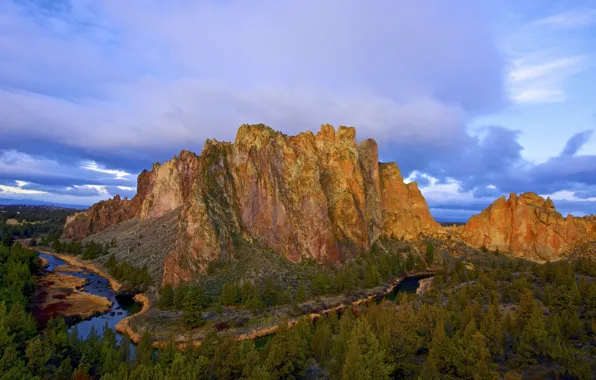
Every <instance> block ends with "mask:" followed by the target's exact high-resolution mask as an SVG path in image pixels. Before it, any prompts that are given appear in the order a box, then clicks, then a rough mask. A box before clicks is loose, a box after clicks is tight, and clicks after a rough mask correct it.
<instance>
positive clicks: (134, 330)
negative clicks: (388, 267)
mask: <svg viewBox="0 0 596 380" xmlns="http://www.w3.org/2000/svg"><path fill="white" fill-rule="evenodd" d="M435 272H436V271H435V270H427V271H419V272H410V273H406V274H404V275H402V276H400V277H398V278H396V279H395V280H394V281H392V282H391V283H389V284H387V285H386V286H384V287H379V288H378V290H377V291H375V292H374V293H372V294H369V295H367V296H366V297H363V298H360V299H358V300H355V301H347V302H346V301H345V298H346V297H343V298H344V301H343V302H341V303H339V304H335V305H333V306H329V307H327V308H325V309H323V310H320V311H314V312H311V313H305V314H303V315H301V316H299V317H295V318H292V319H290V320H289V321H288V327H290V328H291V327H293V326H294V325H296V324H297V323H298V322H299V321H300V319H302V318H304V317H306V318H309V319H310V320H311V321H314V320H316V319H318V318H320V317H322V316H324V315H328V314H331V313H340V312H342V311H344V310H345V309H347V308H354V307H358V306H359V305H363V304H367V303H370V302H375V301H377V300H378V299H380V298H384V297H386V296H388V295H390V294H391V293H392V292H393V291H394V290H395V289H396V288H397V287H398V286H400V284H402V283H403V282H404V281H405V280H407V279H410V278H418V277H424V276H430V275H433V274H434V273H435ZM158 311H159V309H156V310H152V312H154V313H155V314H156V315H155V316H153V315H152V316H149V317H148V318H145V320H143V321H140V323H138V324H137V325H136V326H133V325H134V324H131V323H130V319H127V320H126V321H124V320H123V321H122V322H121V324H119V325H120V326H117V327H118V329H119V330H118V331H119V332H121V333H126V334H127V335H128V336H130V337H131V340H133V341H134V342H138V341H140V339H141V333H142V332H143V331H144V329H145V328H149V329H151V327H150V326H152V325H155V324H156V323H164V324H165V325H168V324H171V323H173V321H174V320H173V319H171V318H172V317H170V319H169V320H168V317H165V318H163V317H162V315H161V314H163V313H159V312H158ZM136 315H137V316H139V315H141V313H138V314H136ZM141 319H143V318H141ZM220 323H225V321H224V322H220ZM278 328H279V322H278V321H275V319H273V321H272V322H269V324H268V325H266V326H261V327H259V328H257V329H255V330H253V331H248V332H243V333H238V331H236V332H234V331H233V330H227V331H226V332H225V333H224V334H226V333H227V335H228V336H231V337H233V338H234V339H236V340H239V341H243V340H256V339H259V338H263V337H266V336H269V335H273V334H275V333H277V330H278ZM165 330H166V329H165V328H164V329H162V331H161V337H157V338H155V337H154V340H153V347H155V348H161V347H164V346H166V345H167V344H168V341H165V340H164V338H165V336H164V335H167V334H166V333H165ZM189 333H190V334H189ZM185 335H186V336H185ZM198 336H201V337H200V338H199V337H198ZM203 336H204V334H202V333H200V332H193V331H189V332H186V334H181V333H180V331H178V332H173V336H172V338H173V340H174V344H176V346H177V347H178V348H179V349H184V348H186V347H188V346H190V345H192V346H195V347H196V346H199V345H201V343H202V341H203V339H204V338H203Z"/></svg>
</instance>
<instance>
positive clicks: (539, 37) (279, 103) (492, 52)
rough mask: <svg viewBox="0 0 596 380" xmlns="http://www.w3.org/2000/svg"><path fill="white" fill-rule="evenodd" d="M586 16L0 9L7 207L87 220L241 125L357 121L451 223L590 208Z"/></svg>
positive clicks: (292, 129) (490, 10) (546, 4)
mask: <svg viewBox="0 0 596 380" xmlns="http://www.w3.org/2000/svg"><path fill="white" fill-rule="evenodd" d="M595 54H596V7H595V6H594V3H593V1H591V0H590V1H580V0H577V1H554V0H529V1H509V0H503V1H498V2H491V1H476V0H469V1H465V0H442V1H441V0H420V1H416V2H414V1H405V0H404V1H398V0H377V1H355V0H327V1H320V0H300V1H285V0H258V1H250V2H248V1H240V0H204V1H199V0H170V1H157V0H155V1H150V0H126V1H122V0H72V1H69V0H35V1H31V0H29V1H25V0H14V1H11V0H5V1H0V202H1V201H2V200H4V201H6V200H7V199H11V200H14V199H27V200H42V201H49V202H58V203H63V204H64V203H66V204H76V205H89V204H91V203H94V202H96V201H98V200H101V199H105V198H108V197H111V196H113V195H115V194H121V195H122V196H129V197H130V196H132V195H134V192H135V188H136V175H137V174H138V173H139V172H140V171H141V170H143V169H145V168H150V167H151V164H152V163H153V162H155V161H160V162H163V161H165V160H168V159H170V158H171V157H172V156H173V155H175V154H176V153H177V152H179V151H180V150H182V149H188V150H192V151H195V152H197V153H198V152H200V150H201V147H202V145H203V142H204V141H205V139H206V138H216V139H218V140H228V141H230V140H233V138H234V136H235V132H236V130H237V128H238V126H239V125H240V124H243V123H260V122H262V123H265V124H267V125H269V126H271V127H272V128H274V129H278V130H282V131H284V132H286V133H297V132H300V131H304V130H312V131H317V130H318V129H319V126H320V125H321V124H322V123H331V124H334V125H336V126H338V125H350V126H354V127H356V128H357V131H358V138H359V139H364V138H368V137H373V138H375V139H376V140H377V141H378V143H379V146H380V156H381V159H382V160H383V161H396V162H397V163H398V165H399V166H400V168H401V169H402V171H403V173H404V175H405V176H407V177H408V180H415V181H418V182H419V183H420V185H421V188H422V191H423V193H424V195H425V196H426V197H427V200H428V202H429V204H430V206H431V212H432V213H433V215H434V216H435V217H437V218H440V219H444V220H462V219H465V218H467V217H469V216H470V215H471V214H473V213H475V212H477V211H479V210H481V209H482V208H484V207H486V206H487V205H488V204H489V203H490V202H492V200H494V199H495V198H496V197H498V196H500V195H502V194H507V193H509V192H517V193H520V192H525V191H534V192H537V193H539V194H541V195H550V196H551V198H553V200H554V201H555V205H556V206H557V207H558V208H559V210H560V211H561V212H563V213H564V214H567V213H573V214H576V215H583V214H588V213H593V212H596V136H593V135H592V130H593V129H594V127H595V124H596V91H595V90H594V88H595V84H596V59H595Z"/></svg>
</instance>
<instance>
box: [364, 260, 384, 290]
mask: <svg viewBox="0 0 596 380" xmlns="http://www.w3.org/2000/svg"><path fill="white" fill-rule="evenodd" d="M380 282H381V276H380V275H379V270H378V269H377V266H376V265H375V264H368V266H367V267H366V276H365V277H364V286H365V287H366V288H374V287H375V286H377V285H379V283H380Z"/></svg>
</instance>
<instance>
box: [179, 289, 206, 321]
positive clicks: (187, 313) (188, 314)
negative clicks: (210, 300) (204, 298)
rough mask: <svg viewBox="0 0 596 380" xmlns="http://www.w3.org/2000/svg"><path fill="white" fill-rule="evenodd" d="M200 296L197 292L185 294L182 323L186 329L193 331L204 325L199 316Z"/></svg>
mask: <svg viewBox="0 0 596 380" xmlns="http://www.w3.org/2000/svg"><path fill="white" fill-rule="evenodd" d="M201 311H202V307H201V295H200V294H199V292H196V291H190V292H188V293H187V294H186V297H185V300H184V315H183V316H182V322H183V323H184V327H186V328H187V329H194V328H197V327H200V326H202V325H203V324H204V323H205V320H204V319H203V317H202V315H201Z"/></svg>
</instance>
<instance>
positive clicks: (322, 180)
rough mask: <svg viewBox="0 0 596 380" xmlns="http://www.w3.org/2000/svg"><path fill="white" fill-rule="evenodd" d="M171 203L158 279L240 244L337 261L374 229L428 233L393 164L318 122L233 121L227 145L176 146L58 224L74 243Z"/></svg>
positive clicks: (419, 201) (411, 190) (349, 134)
mask: <svg viewBox="0 0 596 380" xmlns="http://www.w3.org/2000/svg"><path fill="white" fill-rule="evenodd" d="M178 208H180V214H179V217H178V229H177V230H178V232H177V237H176V245H175V248H174V249H173V250H172V252H171V253H170V254H169V255H168V256H167V258H166V260H165V263H164V282H167V283H177V282H179V281H181V280H188V279H191V278H193V276H194V275H195V274H196V273H197V272H198V271H202V270H205V269H206V266H207V264H208V263H209V262H212V261H214V260H217V259H219V258H225V257H231V256H233V255H234V252H235V250H236V247H237V245H238V242H239V241H240V240H245V241H249V242H252V243H255V244H258V245H260V246H263V247H265V248H269V249H272V250H274V251H275V252H277V253H279V254H281V255H283V256H285V257H286V258H287V259H289V260H291V261H294V262H299V261H301V260H302V259H312V260H315V261H317V262H319V263H328V262H336V261H341V260H343V259H345V258H347V257H350V256H353V255H357V254H359V253H362V252H365V251H367V250H368V249H369V248H370V247H371V245H372V243H373V242H374V241H375V240H376V239H378V238H379V237H380V236H382V235H387V236H393V237H396V238H406V239H412V238H415V237H417V236H418V235H419V234H420V233H421V232H425V231H432V230H437V229H439V228H440V226H439V224H438V223H436V222H435V220H434V219H433V218H432V217H431V215H430V212H429V210H428V206H427V204H426V201H425V199H424V197H423V196H422V194H421V193H420V191H419V190H418V187H417V186H416V184H415V183H410V184H405V183H404V182H403V178H402V176H401V173H400V171H399V169H398V167H397V165H396V164H394V163H390V164H380V163H379V162H378V153H377V144H376V142H375V141H374V140H370V139H369V140H363V141H362V142H360V144H357V142H356V131H355V130H354V128H347V127H339V128H338V129H337V131H336V130H335V129H334V128H333V127H332V126H330V125H324V126H322V127H321V130H320V131H319V132H318V133H317V134H313V133H311V132H305V133H301V134H299V135H297V136H287V135H285V134H282V133H280V132H276V131H274V130H272V129H271V128H269V127H266V126H264V125H243V126H241V127H240V129H239V130H238V133H237V135H236V139H235V141H234V143H228V142H218V141H215V140H207V141H206V142H205V145H204V147H203V151H202V153H201V155H200V156H197V155H194V154H193V153H190V152H187V151H183V152H181V153H180V155H178V156H177V157H174V158H173V159H172V160H171V161H169V162H167V163H165V164H163V165H159V164H155V165H154V166H153V170H151V171H144V172H143V173H141V175H139V179H138V187H137V195H136V196H135V197H134V198H132V199H131V200H127V199H120V197H118V196H116V197H115V198H113V199H110V200H108V201H103V202H100V203H98V204H96V205H94V206H92V207H91V208H90V209H89V210H87V211H86V212H84V213H80V214H77V215H75V216H73V217H72V218H70V219H69V220H68V221H67V224H66V226H65V232H64V235H63V237H64V238H66V239H81V238H84V237H86V236H89V235H92V234H95V233H97V232H101V231H103V230H105V229H106V228H108V227H110V226H112V225H114V224H117V223H120V222H122V221H125V220H128V219H133V218H138V219H139V220H148V219H153V218H158V217H160V216H163V215H165V214H166V213H169V212H171V211H172V210H175V209H178Z"/></svg>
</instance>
